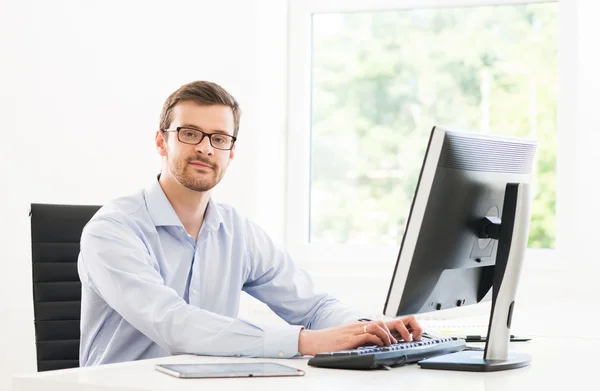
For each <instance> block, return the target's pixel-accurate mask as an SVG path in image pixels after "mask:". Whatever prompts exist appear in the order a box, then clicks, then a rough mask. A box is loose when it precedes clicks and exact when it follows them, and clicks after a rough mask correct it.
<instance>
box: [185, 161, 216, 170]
mask: <svg viewBox="0 0 600 391" xmlns="http://www.w3.org/2000/svg"><path fill="white" fill-rule="evenodd" d="M190 164H191V165H192V166H194V167H198V168H210V169H212V168H213V166H211V165H210V164H207V163H204V162H201V161H200V160H192V161H190Z"/></svg>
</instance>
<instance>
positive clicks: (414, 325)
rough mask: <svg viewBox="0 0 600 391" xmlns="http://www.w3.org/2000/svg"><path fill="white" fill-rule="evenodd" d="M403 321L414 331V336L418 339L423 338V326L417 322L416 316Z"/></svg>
mask: <svg viewBox="0 0 600 391" xmlns="http://www.w3.org/2000/svg"><path fill="white" fill-rule="evenodd" d="M403 323H404V324H405V325H406V326H407V328H408V329H410V330H411V331H412V336H413V338H414V339H416V340H417V341H418V340H420V339H421V334H423V328H422V327H421V325H420V324H419V322H417V319H416V318H415V317H414V316H409V317H407V318H405V319H403Z"/></svg>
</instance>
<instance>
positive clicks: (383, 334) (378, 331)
mask: <svg viewBox="0 0 600 391" xmlns="http://www.w3.org/2000/svg"><path fill="white" fill-rule="evenodd" d="M366 326H367V327H366V328H365V327H363V330H361V331H362V333H363V334H364V331H366V332H367V333H369V334H374V335H376V336H378V337H379V339H381V341H382V342H383V343H384V345H385V346H389V345H391V344H392V336H391V335H390V334H389V333H388V331H386V330H387V328H386V329H385V330H384V329H383V328H382V327H381V326H380V325H379V324H377V323H376V322H371V323H367V325H366Z"/></svg>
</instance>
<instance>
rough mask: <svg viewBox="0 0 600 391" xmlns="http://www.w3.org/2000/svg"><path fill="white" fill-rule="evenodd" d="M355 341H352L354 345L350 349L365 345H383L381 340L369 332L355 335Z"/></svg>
mask: <svg viewBox="0 0 600 391" xmlns="http://www.w3.org/2000/svg"><path fill="white" fill-rule="evenodd" d="M371 327H372V326H371ZM355 341H356V342H355V343H354V346H352V347H351V349H354V348H357V347H359V346H365V345H377V346H384V343H383V341H382V340H381V339H380V338H379V337H378V336H376V335H374V334H370V333H367V334H359V335H357V336H356V339H355Z"/></svg>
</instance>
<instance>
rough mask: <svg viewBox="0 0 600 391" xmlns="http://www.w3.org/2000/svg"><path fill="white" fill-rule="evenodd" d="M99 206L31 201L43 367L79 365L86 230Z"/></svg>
mask: <svg viewBox="0 0 600 391" xmlns="http://www.w3.org/2000/svg"><path fill="white" fill-rule="evenodd" d="M98 209H100V207H99V206H91V205H52V204H31V212H30V217H31V259H32V262H33V265H32V269H33V311H34V321H35V344H36V353H37V368H38V371H40V372H41V371H49V370H54V369H64V368H74V367H78V366H79V337H80V331H79V319H80V315H81V282H80V281H79V275H78V273H77V257H78V256H79V240H80V239H81V231H82V230H83V227H84V226H85V225H86V224H87V223H88V221H89V220H90V219H91V218H92V216H93V215H94V214H95V213H96V212H97V211H98Z"/></svg>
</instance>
